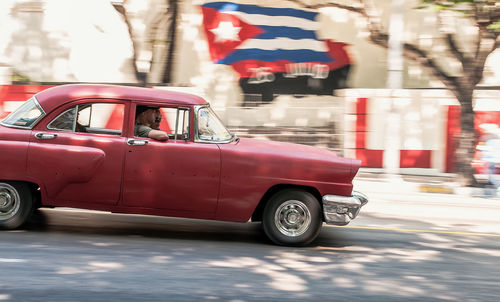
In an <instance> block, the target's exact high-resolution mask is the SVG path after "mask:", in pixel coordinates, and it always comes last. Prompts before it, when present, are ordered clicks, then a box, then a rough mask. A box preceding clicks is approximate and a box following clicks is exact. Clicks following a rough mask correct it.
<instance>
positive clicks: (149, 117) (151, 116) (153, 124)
mask: <svg viewBox="0 0 500 302" xmlns="http://www.w3.org/2000/svg"><path fill="white" fill-rule="evenodd" d="M160 122H161V112H160V109H159V108H153V107H147V106H137V110H136V115H135V127H134V136H138V137H148V138H152V139H155V140H159V141H166V140H168V134H167V133H166V132H165V131H162V130H160V127H159V126H160Z"/></svg>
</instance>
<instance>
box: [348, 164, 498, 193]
mask: <svg viewBox="0 0 500 302" xmlns="http://www.w3.org/2000/svg"><path fill="white" fill-rule="evenodd" d="M354 187H355V190H359V191H364V192H367V193H384V194H388V193H393V194H422V193H427V194H432V195H436V194H438V195H445V196H446V195H457V196H462V197H474V198H486V199H493V200H498V201H500V192H499V191H496V192H495V190H494V189H485V188H471V187H462V186H460V185H459V184H458V183H457V182H456V179H455V177H453V175H442V176H423V175H388V174H384V173H373V172H370V171H365V170H363V169H361V170H360V171H359V172H358V174H357V175H356V177H355V179H354ZM424 195H425V194H424Z"/></svg>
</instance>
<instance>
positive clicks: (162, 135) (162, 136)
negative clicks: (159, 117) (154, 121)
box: [148, 129, 168, 141]
mask: <svg viewBox="0 0 500 302" xmlns="http://www.w3.org/2000/svg"><path fill="white" fill-rule="evenodd" d="M148 137H149V138H152V139H155V140H158V141H166V140H168V134H167V133H166V132H164V131H161V130H154V129H152V130H151V131H149V133H148Z"/></svg>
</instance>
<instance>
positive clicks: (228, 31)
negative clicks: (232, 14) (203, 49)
mask: <svg viewBox="0 0 500 302" xmlns="http://www.w3.org/2000/svg"><path fill="white" fill-rule="evenodd" d="M240 30H241V27H236V26H234V25H233V23H232V22H228V21H221V22H220V23H219V26H218V27H217V28H214V29H211V30H210V31H211V32H213V33H214V34H215V42H224V41H228V40H230V41H239V40H240V37H239V36H238V34H239V33H240Z"/></svg>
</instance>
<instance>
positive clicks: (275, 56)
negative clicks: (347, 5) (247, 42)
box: [217, 48, 333, 65]
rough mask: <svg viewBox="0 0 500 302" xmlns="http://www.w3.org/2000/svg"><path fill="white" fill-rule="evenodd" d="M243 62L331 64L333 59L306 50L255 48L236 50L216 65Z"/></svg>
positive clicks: (322, 53) (326, 54)
mask: <svg viewBox="0 0 500 302" xmlns="http://www.w3.org/2000/svg"><path fill="white" fill-rule="evenodd" d="M243 60H261V61H266V62H276V61H280V60H286V61H290V62H294V63H307V62H320V63H331V62H332V61H333V59H332V58H331V57H330V55H329V54H328V53H326V52H318V51H313V50H308V49H293V50H283V49H278V50H262V49H257V48H250V49H237V50H235V51H234V52H232V53H231V54H229V55H228V56H227V57H225V58H224V59H221V60H219V61H218V62H217V63H219V64H226V65H231V64H233V63H235V62H238V61H243Z"/></svg>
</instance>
